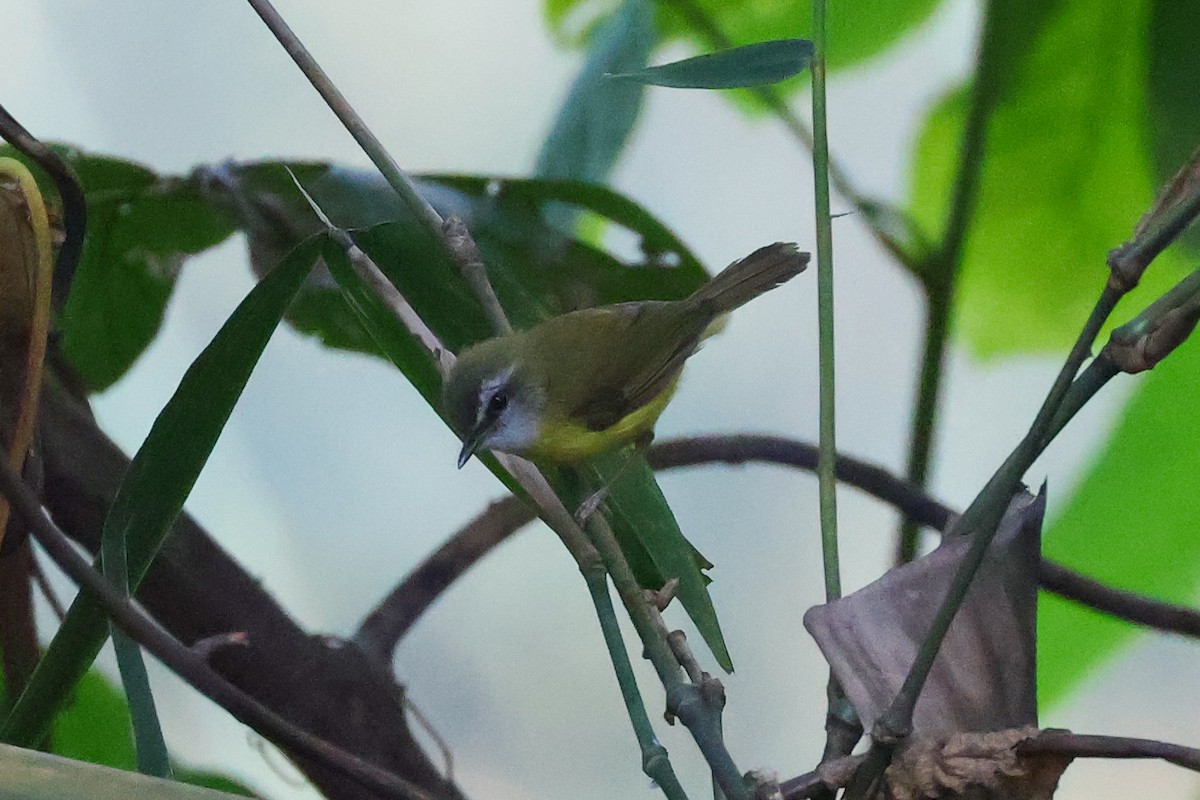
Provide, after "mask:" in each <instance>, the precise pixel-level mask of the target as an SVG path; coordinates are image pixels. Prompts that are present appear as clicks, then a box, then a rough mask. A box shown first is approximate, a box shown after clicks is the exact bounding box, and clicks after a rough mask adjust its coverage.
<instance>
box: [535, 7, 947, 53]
mask: <svg viewBox="0 0 1200 800" xmlns="http://www.w3.org/2000/svg"><path fill="white" fill-rule="evenodd" d="M614 7H615V3H614V2H613V0H544V2H543V8H544V10H545V15H546V19H547V21H548V22H549V24H550V27H551V28H552V29H553V30H554V31H555V32H556V33H558V34H559V35H560V36H561V37H563V38H564V39H566V40H567V41H568V42H570V43H572V44H576V45H578V44H580V43H582V42H584V41H586V36H587V34H588V33H589V32H590V31H591V30H592V29H593V28H594V27H595V26H596V25H597V24H598V22H597V21H598V20H601V19H603V18H604V17H605V16H606V15H608V14H610V13H611V12H612V10H613V8H614ZM937 7H938V0H858V2H856V3H854V5H853V6H840V7H836V8H831V9H830V14H829V22H828V41H829V50H828V52H829V67H830V69H832V70H837V69H845V68H846V67H848V66H852V65H854V64H857V63H859V62H861V61H863V60H865V59H868V58H871V57H872V56H875V55H878V54H880V53H882V52H884V51H885V50H886V49H887V48H888V47H889V46H891V45H892V44H894V43H895V42H897V41H898V40H900V39H901V38H903V37H904V36H906V35H907V34H909V33H910V32H911V31H912V30H913V29H915V28H916V27H918V26H919V25H920V24H921V23H922V22H924V21H925V20H926V19H928V18H929V15H930V14H931V13H933V11H934V9H936V8H937ZM655 11H656V12H657V14H658V29H659V31H660V34H661V39H662V41H663V42H664V43H665V42H677V41H681V40H682V41H687V42H690V43H692V44H694V45H695V46H697V47H699V48H701V49H711V48H712V47H713V41H712V38H711V36H710V35H709V34H708V33H707V30H708V29H709V28H711V27H714V26H715V27H717V28H719V29H720V30H721V31H722V32H723V33H724V34H725V35H726V36H728V37H729V39H730V40H731V41H732V42H733V43H734V44H735V45H743V44H750V43H752V42H764V41H769V40H772V39H785V38H788V37H790V36H796V35H800V36H807V35H808V34H809V33H811V28H810V26H811V24H812V0H688V2H686V3H682V2H670V3H656V4H655Z"/></svg>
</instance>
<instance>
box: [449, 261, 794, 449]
mask: <svg viewBox="0 0 1200 800" xmlns="http://www.w3.org/2000/svg"><path fill="white" fill-rule="evenodd" d="M808 260H809V254H808V253H802V252H800V251H799V250H798V249H797V247H796V245H794V244H785V243H782V242H780V243H776V244H772V245H767V246H766V247H762V248H760V249H758V250H756V251H754V252H753V253H751V254H750V255H748V256H746V257H745V258H743V259H741V260H740V261H735V262H734V263H732V264H730V265H729V266H728V267H726V268H725V269H724V270H723V271H722V272H721V273H720V274H718V275H717V276H716V277H714V278H713V279H712V280H710V281H709V282H708V283H706V284H705V285H703V286H701V287H700V288H699V289H697V290H696V291H695V292H694V293H693V294H692V295H691V296H690V297H687V298H685V299H683V300H639V301H634V302H629V303H618V304H616V305H609V306H600V307H597V308H588V309H583V310H580V311H572V312H570V313H568V314H562V315H561V316H557V317H551V318H550V319H547V320H545V321H544V322H541V323H539V324H537V325H535V326H534V327H532V328H530V329H528V330H525V331H517V332H514V333H510V334H507V335H504V336H499V337H496V338H494V339H488V340H485V341H483V342H480V343H478V344H476V345H473V346H472V347H469V348H467V349H466V350H464V351H463V352H462V353H461V354H460V355H459V357H458V361H457V363H456V364H455V366H454V369H453V370H452V371H451V373H450V375H449V377H448V378H447V380H446V385H445V387H444V392H443V402H444V408H445V410H446V413H447V415H448V416H449V417H450V420H451V422H452V424H453V425H454V427H455V428H456V429H457V431H458V432H459V434H460V435H461V436H462V437H463V446H462V451H461V452H460V453H459V455H458V466H459V467H461V466H462V465H463V464H465V463H466V462H467V460H468V459H470V457H471V456H472V455H473V454H474V453H476V452H477V451H479V450H500V451H502V452H505V453H512V454H515V455H520V456H525V457H528V458H531V459H533V460H534V461H543V462H553V463H572V462H575V461H579V460H581V459H584V458H587V457H589V456H593V455H597V454H599V453H603V452H606V451H609V450H614V449H616V448H618V447H621V446H623V445H625V444H629V443H631V442H648V441H649V439H650V438H651V437H652V436H653V433H654V424H655V422H657V421H658V417H659V415H660V414H662V412H663V409H664V408H666V406H667V403H668V402H669V401H670V399H671V395H672V393H673V392H674V391H675V385H676V383H677V382H678V380H679V373H680V370H682V369H683V363H684V362H685V361H687V359H688V357H689V356H691V355H692V354H693V353H695V352H696V348H697V347H698V346H699V344H700V342H701V340H702V339H703V338H704V336H705V335H706V333H707V332H708V331H709V330H710V328H711V327H713V325H714V323H719V321H720V318H721V317H722V316H723V315H724V314H727V313H728V312H730V311H732V310H734V309H735V308H737V307H739V306H741V305H743V304H745V303H748V302H749V301H751V300H753V299H754V298H755V297H758V296H759V295H760V294H763V293H764V292H767V291H769V290H771V289H773V288H775V287H776V286H778V285H779V284H781V283H783V282H784V281H786V280H788V279H789V278H792V277H793V276H795V275H798V274H799V273H801V272H803V271H804V268H805V267H806V266H808Z"/></svg>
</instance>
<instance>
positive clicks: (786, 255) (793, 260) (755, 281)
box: [689, 242, 811, 314]
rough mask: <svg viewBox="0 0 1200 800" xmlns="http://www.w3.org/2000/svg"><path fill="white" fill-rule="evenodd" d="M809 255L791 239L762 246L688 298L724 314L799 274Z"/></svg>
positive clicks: (727, 268)
mask: <svg viewBox="0 0 1200 800" xmlns="http://www.w3.org/2000/svg"><path fill="white" fill-rule="evenodd" d="M810 257H811V256H810V254H809V253H802V252H800V250H799V248H797V246H796V245H795V244H792V243H790V242H776V243H775V244H769V245H767V246H766V247H760V248H758V249H757V250H755V251H754V252H753V253H751V254H750V255H748V256H746V257H745V258H743V259H741V260H739V261H735V262H733V263H732V264H730V265H729V266H728V267H726V268H725V269H723V270H721V272H720V273H718V274H717V275H716V276H715V277H714V278H713V279H712V280H710V281H709V282H708V283H706V284H704V285H703V286H701V287H700V288H699V289H697V290H696V291H695V293H694V294H692V296H691V297H690V298H689V299H690V300H692V301H694V302H699V303H710V304H711V305H712V307H713V310H714V312H715V313H716V314H724V313H726V312H729V311H732V310H733V309H735V308H737V307H738V306H740V305H743V304H744V303H748V302H750V301H751V300H753V299H754V298H756V297H758V296H759V295H760V294H762V293H764V292H768V291H770V290H771V289H774V288H775V287H776V286H778V285H779V284H781V283H783V282H784V281H786V280H789V279H791V278H793V277H795V276H796V275H799V274H800V273H801V272H803V271H804V269H805V267H807V266H808V260H809V258H810Z"/></svg>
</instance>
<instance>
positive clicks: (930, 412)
mask: <svg viewBox="0 0 1200 800" xmlns="http://www.w3.org/2000/svg"><path fill="white" fill-rule="evenodd" d="M996 14H997V12H996V10H995V6H994V4H992V3H989V4H988V5H987V9H986V11H985V12H984V19H983V28H982V30H980V33H979V55H978V57H977V59H976V62H975V77H974V81H973V82H972V84H971V93H970V99H969V106H968V108H967V118H966V122H965V123H964V127H963V135H962V140H961V142H960V143H959V150H958V167H957V170H956V172H955V177H954V185H953V187H952V188H951V192H950V205H949V208H948V211H947V217H946V227H945V229H944V232H943V234H942V240H941V243H940V245H939V247H938V250H937V252H936V253H935V254H934V255H933V256H932V257H931V258H930V259H929V262H928V264H927V265H926V267H925V280H924V288H925V295H926V302H927V310H926V319H925V344H924V350H923V353H922V356H921V377H920V383H919V384H918V388H917V401H916V404H915V406H914V408H913V418H912V428H911V430H912V442H911V444H910V446H909V453H908V472H907V474H906V475H905V477H906V478H907V479H908V481H909V482H911V483H913V484H915V485H916V486H918V487H920V488H922V489H924V488H925V486H926V483H927V479H928V477H929V466H930V462H931V460H932V453H933V442H934V432H935V430H936V427H937V411H938V396H939V395H940V394H941V386H942V371H943V367H944V364H945V361H946V349H947V345H948V343H949V334H950V319H951V317H952V315H953V313H954V288H955V285H956V284H957V282H958V273H959V271H960V270H961V268H962V263H963V254H964V251H965V245H966V240H967V234H968V232H969V230H970V224H971V219H972V218H973V215H974V212H975V206H976V202H977V200H978V196H979V183H980V179H981V176H982V173H983V162H984V158H983V154H984V150H985V144H986V139H987V126H988V121H989V120H990V119H991V115H992V111H993V110H994V109H995V105H996V96H997V93H996V88H997V87H996V83H995V80H994V76H993V74H992V73H993V72H994V70H995V66H996V64H995V62H996V53H995V48H996V47H997V45H998V44H999V40H998V38H997V36H996V33H995V28H996ZM919 533H920V527H919V526H918V525H917V524H916V523H914V522H912V521H911V520H907V519H906V520H904V521H903V523H902V524H901V527H900V531H899V534H898V536H897V545H896V560H897V562H899V563H904V562H906V561H911V560H912V559H913V557H914V556H915V555H916V551H917V539H918V536H919Z"/></svg>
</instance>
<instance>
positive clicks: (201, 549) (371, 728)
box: [42, 350, 463, 800]
mask: <svg viewBox="0 0 1200 800" xmlns="http://www.w3.org/2000/svg"><path fill="white" fill-rule="evenodd" d="M51 353H52V360H54V361H55V362H56V363H57V367H58V370H59V373H60V374H63V375H64V376H65V377H66V378H67V380H68V381H69V380H70V375H71V373H70V372H69V371H66V372H64V370H66V369H67V368H66V367H65V365H64V364H63V363H62V361H61V357H59V356H58V354H57V353H55V352H54V351H53V350H52V351H51ZM78 392H79V390H78V389H77V390H76V392H74V393H73V392H71V391H68V390H67V389H66V388H64V386H63V385H62V384H60V383H59V382H57V381H55V380H52V379H51V380H48V381H47V384H46V387H45V390H44V391H43V393H42V399H43V407H42V423H43V427H42V443H43V452H44V454H45V494H44V496H43V502H44V503H45V505H46V507H47V509H48V510H49V511H50V513H51V516H52V517H53V518H54V520H55V522H57V523H58V525H59V526H60V527H61V528H62V529H63V530H64V531H65V532H66V533H67V535H68V536H70V537H71V538H73V539H75V540H76V541H78V542H79V543H80V544H82V545H83V546H84V547H86V548H88V549H89V550H90V551H92V552H95V551H96V548H97V547H98V546H99V543H100V531H101V529H102V526H103V522H104V517H105V515H106V514H107V513H108V507H109V505H110V504H111V503H112V498H113V496H114V495H115V494H116V490H117V486H118V485H119V484H120V481H121V476H122V475H124V474H125V472H126V470H127V469H128V467H129V459H128V458H127V457H126V456H125V455H124V454H123V453H122V452H121V450H120V449H119V448H118V447H117V446H116V445H115V444H113V443H112V442H111V441H110V440H109V439H108V438H107V437H106V436H105V435H104V434H103V433H102V432H101V431H100V430H99V428H97V427H96V424H95V422H94V421H93V420H92V418H91V415H90V412H89V410H88V408H87V405H86V402H85V401H84V400H82V399H81V398H80V397H79V394H78ZM137 599H138V601H139V602H140V603H141V604H142V605H143V606H144V607H145V608H146V609H147V610H148V611H149V612H150V613H151V614H152V615H153V616H154V618H155V619H157V620H158V622H159V624H161V625H162V626H163V627H165V628H166V629H167V630H169V631H170V632H171V633H172V634H173V635H174V636H175V638H176V639H178V640H180V641H181V642H183V643H184V644H185V645H190V644H192V643H194V642H196V641H199V640H203V639H206V638H208V637H211V636H216V635H221V634H227V633H229V632H230V631H245V632H246V635H247V639H248V641H249V644H248V646H245V647H227V648H222V649H220V650H218V651H216V652H215V653H213V654H212V655H211V657H210V659H209V663H210V665H211V666H212V667H213V668H214V669H215V670H216V671H217V672H219V673H220V674H221V675H223V676H224V677H225V678H226V679H228V680H229V681H230V682H231V683H233V684H234V685H236V686H238V687H240V688H241V689H242V690H243V691H245V692H246V693H248V694H250V695H251V696H253V697H255V698H256V699H257V700H259V701H260V702H261V703H263V704H264V705H266V706H267V707H269V708H271V709H273V710H274V711H275V712H276V713H278V714H280V715H281V716H283V717H285V718H287V719H288V720H290V721H291V722H292V723H293V724H294V725H295V726H297V727H299V728H301V729H303V730H308V731H311V732H313V733H314V734H316V735H318V736H320V737H321V738H323V739H326V740H327V741H329V742H332V743H334V744H336V745H337V746H339V747H341V748H342V749H344V750H347V751H349V752H352V753H356V754H358V755H360V756H362V757H363V758H365V759H366V760H368V761H370V762H372V763H375V764H378V765H379V766H381V767H383V768H385V769H387V770H389V771H391V772H394V773H396V774H398V775H402V776H403V777H405V778H407V779H409V780H411V781H413V782H414V783H417V784H418V785H420V786H422V787H425V788H426V790H427V791H429V792H431V793H434V794H437V795H438V796H440V797H444V798H448V799H449V800H461V798H462V797H463V795H462V794H461V792H460V791H459V790H458V789H457V788H456V787H455V786H453V785H452V784H449V783H448V782H447V781H445V780H444V779H443V778H442V776H441V775H440V774H439V772H438V770H437V768H436V767H434V765H433V764H432V763H431V762H430V761H429V759H428V757H427V756H426V754H425V753H424V751H423V750H422V749H421V747H420V745H419V744H418V743H417V741H416V739H415V738H414V736H413V734H412V731H411V730H410V728H409V726H408V719H407V716H406V711H405V705H404V697H403V690H402V689H401V688H400V687H398V686H397V685H396V684H395V682H394V679H393V678H392V676H391V674H390V671H389V670H388V669H387V668H386V666H385V665H383V664H380V663H379V662H377V661H375V660H374V659H372V658H370V657H368V656H367V655H366V654H365V653H363V652H362V650H360V649H359V648H357V647H353V646H345V643H343V646H337V647H334V646H330V644H329V642H328V641H327V640H326V639H325V638H323V637H320V636H311V635H309V634H308V633H307V632H306V631H304V630H302V629H301V628H300V627H299V626H298V625H296V623H295V622H294V621H293V620H292V619H291V618H290V617H289V616H288V615H287V613H286V612H285V611H284V610H283V609H281V608H280V607H279V605H278V604H277V603H276V602H275V600H274V599H273V598H272V597H271V596H270V595H269V594H268V593H267V592H266V591H265V590H264V588H263V586H262V584H261V583H260V582H259V581H258V580H257V579H256V578H255V577H253V576H251V575H249V574H247V573H246V571H245V570H244V569H243V568H242V567H241V566H240V565H239V564H238V563H237V562H236V561H234V560H233V559H232V558H231V557H230V556H229V554H228V553H226V552H225V551H224V550H222V549H221V548H220V547H219V546H218V545H217V544H216V543H215V542H214V541H213V540H212V538H211V537H209V535H208V534H207V533H206V532H205V531H204V529H203V528H201V527H200V526H199V525H198V524H197V523H196V521H195V520H194V519H192V518H191V517H190V516H188V515H187V514H183V515H181V516H180V517H179V518H178V519H177V520H176V522H175V526H174V529H173V530H172V533H171V536H170V537H168V539H167V541H166V542H165V543H164V545H163V548H162V550H161V551H160V552H159V554H158V557H157V558H156V559H155V560H154V563H153V565H152V566H151V567H150V571H149V572H148V573H147V575H146V579H145V580H144V581H143V583H142V585H141V587H140V588H139V589H138V592H137ZM291 755H292V756H293V757H294V758H295V760H296V763H297V765H298V766H299V767H300V769H301V770H303V771H304V773H305V774H306V775H307V777H308V778H309V780H311V781H312V782H313V783H314V784H315V785H316V786H317V787H318V788H319V790H320V791H321V793H322V794H323V795H325V796H326V797H328V798H331V800H334V799H335V798H347V799H349V798H354V799H355V800H358V799H359V798H374V797H378V795H377V794H376V793H374V792H366V791H364V790H363V789H362V787H361V786H360V785H359V784H358V783H357V782H354V781H352V780H350V779H348V778H346V777H345V776H343V775H342V774H341V773H339V772H336V771H334V770H332V769H330V768H328V767H326V766H325V765H324V764H322V763H320V762H318V761H315V760H313V759H310V758H307V757H304V756H303V755H302V754H300V753H297V752H293V753H291Z"/></svg>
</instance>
